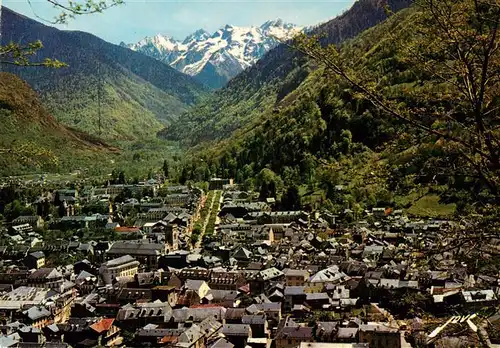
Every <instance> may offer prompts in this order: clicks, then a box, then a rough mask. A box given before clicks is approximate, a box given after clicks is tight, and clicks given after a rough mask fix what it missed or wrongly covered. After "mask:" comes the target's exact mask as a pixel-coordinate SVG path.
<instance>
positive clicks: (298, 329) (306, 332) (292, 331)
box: [275, 326, 313, 348]
mask: <svg viewBox="0 0 500 348" xmlns="http://www.w3.org/2000/svg"><path fill="white" fill-rule="evenodd" d="M275 342H276V348H294V347H297V346H299V345H300V344H301V343H303V342H313V328H312V327H304V326H285V327H283V328H281V329H279V328H278V333H277V334H276V338H275Z"/></svg>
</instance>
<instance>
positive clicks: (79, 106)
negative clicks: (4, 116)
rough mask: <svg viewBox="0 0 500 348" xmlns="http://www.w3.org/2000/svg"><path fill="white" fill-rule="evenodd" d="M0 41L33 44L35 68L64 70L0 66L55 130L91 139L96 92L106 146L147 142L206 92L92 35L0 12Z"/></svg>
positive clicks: (95, 131) (161, 66)
mask: <svg viewBox="0 0 500 348" xmlns="http://www.w3.org/2000/svg"><path fill="white" fill-rule="evenodd" d="M1 24H2V27H1V31H2V32H1V34H2V35H1V40H2V44H3V45H6V44H8V43H9V42H15V43H21V44H27V43H30V42H36V41H37V40H40V41H41V42H42V44H43V48H42V49H41V50H39V51H38V52H37V54H36V55H35V56H34V57H33V60H34V61H43V59H45V58H55V59H58V60H60V61H62V62H63V63H66V64H67V66H66V67H62V68H59V69H52V68H26V67H16V66H12V65H2V69H3V70H4V71H9V72H12V73H15V74H16V75H18V76H20V77H21V78H23V79H24V80H26V81H27V82H28V83H29V84H30V85H31V86H32V87H33V88H34V89H35V90H36V91H37V92H39V93H40V94H41V98H42V101H43V103H44V105H46V107H47V108H48V110H49V111H50V112H51V113H52V114H53V115H54V116H55V117H56V119H57V120H58V121H60V122H61V123H63V124H65V125H68V126H72V127H75V128H77V129H80V130H82V131H86V132H88V133H90V134H94V135H98V134H99V129H98V90H99V89H101V106H102V128H101V135H102V137H104V138H106V139H138V138H144V137H152V136H154V135H155V134H156V132H157V131H158V130H160V129H161V128H162V127H163V126H164V125H166V124H169V123H170V122H172V121H174V120H175V119H177V117H178V116H179V115H180V114H182V113H183V112H184V111H185V110H186V109H187V107H188V106H189V105H192V104H194V103H195V102H197V101H198V100H199V98H200V97H201V96H203V95H204V94H205V93H206V90H205V88H204V87H203V86H202V85H201V84H199V83H198V82H196V81H195V80H194V79H193V78H191V77H190V76H187V75H184V74H182V73H179V72H178V71H176V70H175V69H173V68H171V67H169V66H168V65H166V64H163V63H161V62H159V61H157V60H155V59H153V58H150V57H147V56H144V55H142V54H140V53H137V52H133V51H131V50H129V49H126V48H124V47H120V46H116V45H113V44H110V43H108V42H105V41H103V40H101V39H99V38H97V37H95V36H93V35H90V34H87V33H83V32H76V31H61V30H57V29H55V28H52V27H48V26H45V25H42V24H40V23H38V22H36V21H34V20H31V19H29V18H27V17H24V16H21V15H19V14H17V13H15V12H13V11H10V10H9V9H7V8H5V7H3V8H2V21H1Z"/></svg>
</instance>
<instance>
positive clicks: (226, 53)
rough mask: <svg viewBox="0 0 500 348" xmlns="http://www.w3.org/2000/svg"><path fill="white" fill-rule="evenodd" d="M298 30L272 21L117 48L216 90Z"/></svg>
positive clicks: (161, 37) (150, 39)
mask: <svg viewBox="0 0 500 348" xmlns="http://www.w3.org/2000/svg"><path fill="white" fill-rule="evenodd" d="M302 30H303V28H301V27H297V26H296V25H294V24H290V23H286V22H284V21H283V20H281V19H276V20H270V21H267V22H265V23H263V24H262V25H261V26H259V27H255V26H251V27H239V26H233V25H230V24H226V25H225V26H223V27H221V28H219V29H218V30H216V31H215V32H214V33H213V34H210V33H208V32H207V31H206V30H204V29H198V30H197V31H195V32H194V33H192V34H190V35H188V36H187V37H186V38H185V39H183V40H175V39H173V38H172V37H170V36H168V35H162V34H157V35H155V36H152V37H146V38H144V39H142V40H140V41H139V42H137V43H135V44H125V43H123V42H122V43H121V44H120V45H121V46H123V47H128V48H129V49H131V50H133V51H138V52H141V53H144V54H146V55H148V56H151V57H153V58H155V59H158V60H160V61H162V62H165V63H167V64H169V65H170V66H172V67H173V68H175V69H177V70H178V71H181V72H183V73H186V74H188V75H190V76H193V77H195V78H196V79H197V80H198V81H200V82H202V83H204V84H205V85H207V86H209V87H211V88H220V87H222V86H223V85H224V84H225V83H227V81H229V80H230V79H231V78H233V77H234V76H236V75H237V74H238V73H240V72H242V71H243V70H245V69H247V68H248V67H250V66H252V65H253V64H255V62H257V61H258V60H259V59H260V58H261V57H262V56H263V55H264V54H265V53H266V52H267V51H269V50H270V49H272V48H273V47H275V46H276V45H277V44H278V41H277V40H276V37H278V38H287V37H290V36H293V35H294V34H296V33H299V32H300V31H302Z"/></svg>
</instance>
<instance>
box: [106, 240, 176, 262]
mask: <svg viewBox="0 0 500 348" xmlns="http://www.w3.org/2000/svg"><path fill="white" fill-rule="evenodd" d="M165 252H166V248H165V245H164V244H160V243H149V242H143V241H142V240H140V241H117V242H115V243H113V244H112V245H111V247H110V248H109V250H108V251H106V257H107V258H108V259H109V258H118V257H121V256H125V255H130V256H132V257H133V258H135V259H136V260H137V261H139V262H140V263H141V264H142V265H145V266H146V267H147V268H150V269H158V262H159V259H160V257H161V256H162V255H164V254H165Z"/></svg>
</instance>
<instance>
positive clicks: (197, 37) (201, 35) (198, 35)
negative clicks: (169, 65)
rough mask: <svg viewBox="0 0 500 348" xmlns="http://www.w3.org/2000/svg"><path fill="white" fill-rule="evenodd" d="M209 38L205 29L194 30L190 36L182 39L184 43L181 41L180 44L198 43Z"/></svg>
mask: <svg viewBox="0 0 500 348" xmlns="http://www.w3.org/2000/svg"><path fill="white" fill-rule="evenodd" d="M209 37H210V34H209V33H208V32H207V31H206V30H205V29H202V28H200V29H198V30H196V31H195V32H194V33H192V34H191V35H188V36H186V38H185V39H184V41H182V43H183V44H184V45H186V44H188V43H190V42H193V41H195V42H200V41H204V40H206V39H208V38H209Z"/></svg>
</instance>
